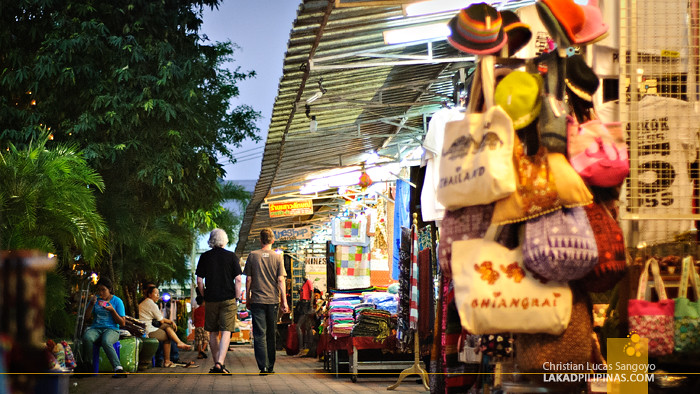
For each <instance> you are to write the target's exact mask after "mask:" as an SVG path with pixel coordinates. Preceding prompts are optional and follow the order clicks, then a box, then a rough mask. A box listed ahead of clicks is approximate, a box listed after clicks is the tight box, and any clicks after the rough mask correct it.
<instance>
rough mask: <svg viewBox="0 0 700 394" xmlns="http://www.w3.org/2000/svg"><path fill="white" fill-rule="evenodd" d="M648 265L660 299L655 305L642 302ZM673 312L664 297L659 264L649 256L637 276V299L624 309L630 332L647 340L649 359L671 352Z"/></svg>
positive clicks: (647, 276) (671, 304) (669, 302)
mask: <svg viewBox="0 0 700 394" xmlns="http://www.w3.org/2000/svg"><path fill="white" fill-rule="evenodd" d="M649 266H651V272H652V274H653V276H654V286H655V287H656V292H657V294H658V296H659V301H657V302H652V301H646V300H645V293H646V289H647V282H649ZM674 309H675V303H674V302H673V300H669V299H668V297H667V296H666V288H665V287H664V282H663V281H662V280H661V272H660V270H659V262H658V261H657V260H656V259H655V258H653V257H652V258H650V259H649V260H647V262H646V264H645V265H644V271H642V275H641V276H640V277H639V286H638V287H637V299H635V300H629V302H628V306H627V313H628V321H629V329H630V331H634V332H636V333H637V334H639V336H641V337H642V338H647V339H648V340H649V356H652V357H658V356H666V355H668V354H671V353H672V352H673V332H674Z"/></svg>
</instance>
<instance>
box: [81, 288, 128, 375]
mask: <svg viewBox="0 0 700 394" xmlns="http://www.w3.org/2000/svg"><path fill="white" fill-rule="evenodd" d="M92 313H94V314H95V319H94V320H93V322H92V325H91V326H90V327H89V328H88V329H87V330H86V331H85V334H83V342H84V346H85V347H84V349H85V350H86V353H85V354H87V355H88V357H86V358H87V359H91V357H92V351H93V346H94V345H95V343H97V344H99V345H100V346H102V349H104V351H105V354H106V355H107V358H108V359H109V362H110V363H111V364H112V367H114V372H115V374H114V377H115V378H117V377H124V378H125V377H126V372H125V371H124V368H122V365H121V362H120V361H119V357H118V356H117V351H116V350H114V343H115V342H117V341H118V340H119V326H123V325H124V324H125V323H126V322H125V319H124V315H125V313H124V302H122V300H121V298H119V297H117V296H115V295H113V294H112V282H111V281H110V280H109V279H107V278H100V280H99V281H97V297H95V295H92V296H90V302H89V303H88V305H87V309H86V310H85V319H88V318H89V317H90V315H91V314H92Z"/></svg>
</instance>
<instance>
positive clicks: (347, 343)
mask: <svg viewBox="0 0 700 394" xmlns="http://www.w3.org/2000/svg"><path fill="white" fill-rule="evenodd" d="M397 347H398V341H397V340H396V336H390V337H387V338H386V339H384V340H381V341H379V340H377V339H376V338H374V337H349V336H347V337H333V336H331V335H330V334H324V335H322V336H321V338H320V340H319V351H323V352H324V353H325V354H326V355H327V356H329V358H330V359H329V362H328V364H329V365H328V367H329V368H330V369H331V371H332V372H335V377H336V378H337V377H338V369H339V366H340V364H343V363H341V362H340V361H339V357H338V353H339V352H340V351H346V352H347V354H348V363H347V364H348V367H349V369H350V379H351V380H352V381H353V382H357V375H358V371H360V370H402V369H404V368H408V367H410V366H411V365H413V359H412V358H411V359H410V360H374V361H363V360H360V357H359V351H360V350H368V349H379V350H385V351H388V352H391V353H393V352H394V350H396V349H397ZM407 355H409V354H407Z"/></svg>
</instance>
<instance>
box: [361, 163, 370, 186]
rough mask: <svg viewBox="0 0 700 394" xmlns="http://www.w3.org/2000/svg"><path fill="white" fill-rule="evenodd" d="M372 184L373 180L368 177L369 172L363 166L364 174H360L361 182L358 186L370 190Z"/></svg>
mask: <svg viewBox="0 0 700 394" xmlns="http://www.w3.org/2000/svg"><path fill="white" fill-rule="evenodd" d="M371 184H372V178H370V177H369V175H367V172H366V171H365V166H364V165H363V166H362V174H360V182H359V183H358V185H359V186H360V187H361V188H362V189H363V190H364V189H366V188H368V187H369V186H370V185H371Z"/></svg>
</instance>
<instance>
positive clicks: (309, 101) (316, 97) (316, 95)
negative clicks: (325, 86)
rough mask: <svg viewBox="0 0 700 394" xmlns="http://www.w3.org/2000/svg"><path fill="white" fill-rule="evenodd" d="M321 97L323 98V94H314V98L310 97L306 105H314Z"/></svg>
mask: <svg viewBox="0 0 700 394" xmlns="http://www.w3.org/2000/svg"><path fill="white" fill-rule="evenodd" d="M321 96H323V92H316V93H314V95H313V96H311V97H309V98H308V99H306V104H311V103H313V102H314V101H316V100H318V99H320V98H321Z"/></svg>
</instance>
